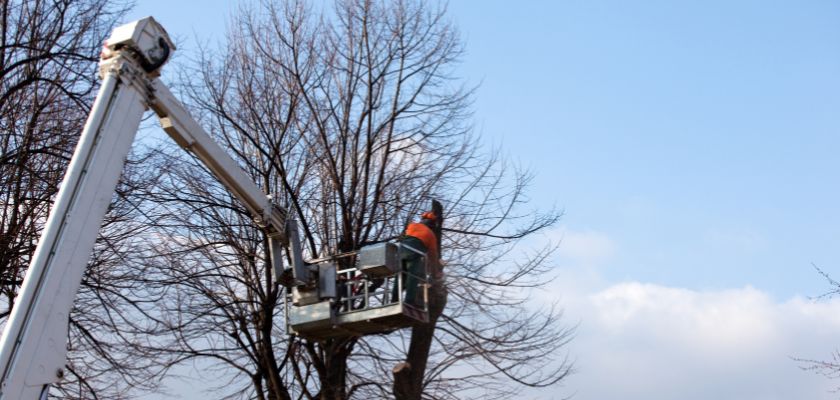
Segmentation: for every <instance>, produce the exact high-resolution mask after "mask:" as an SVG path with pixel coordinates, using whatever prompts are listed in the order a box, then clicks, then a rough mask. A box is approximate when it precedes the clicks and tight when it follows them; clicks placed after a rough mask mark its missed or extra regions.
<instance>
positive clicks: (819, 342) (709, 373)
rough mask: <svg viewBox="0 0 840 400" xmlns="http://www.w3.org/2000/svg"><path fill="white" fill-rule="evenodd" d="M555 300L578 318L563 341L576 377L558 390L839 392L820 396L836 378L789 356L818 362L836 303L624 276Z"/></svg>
mask: <svg viewBox="0 0 840 400" xmlns="http://www.w3.org/2000/svg"><path fill="white" fill-rule="evenodd" d="M564 303H565V306H566V310H567V312H568V315H569V316H570V317H571V319H570V320H569V321H572V319H579V320H580V322H581V326H580V328H579V330H578V334H577V338H576V339H575V341H573V342H572V344H571V347H570V351H571V353H572V355H573V356H574V357H575V358H576V359H577V369H578V373H577V374H576V375H574V376H573V377H572V378H570V379H569V381H568V382H567V385H566V387H565V388H562V389H559V390H557V395H558V396H560V395H568V394H570V393H576V395H575V396H574V398H575V399H577V400H591V399H619V398H620V399H630V400H632V399H640V400H641V399H644V400H658V399H663V400H664V399H681V400H682V399H698V400H699V399H703V400H706V399H716V400H768V399H826V400H827V399H836V398H838V397H840V396H838V395H837V394H836V393H831V392H830V390H831V389H832V388H834V387H835V386H840V381H830V380H827V379H825V378H823V377H821V376H817V375H814V374H812V373H808V372H804V371H802V370H800V369H799V364H797V363H796V362H795V361H793V360H791V358H790V357H792V356H796V357H805V358H821V357H823V356H829V353H830V352H831V351H832V350H834V348H835V346H840V300H832V301H828V302H821V303H814V302H812V301H810V300H807V299H802V298H792V299H790V300H787V301H784V302H777V301H774V300H773V299H772V298H771V297H770V296H769V295H768V294H766V293H764V292H762V291H761V290H758V289H755V288H752V287H745V288H740V289H730V290H721V291H695V290H689V289H683V288H672V287H665V286H660V285H653V284H644V283H638V282H625V283H620V284H616V285H612V286H610V287H607V288H605V289H602V290H596V291H592V292H590V293H589V294H584V295H572V296H571V297H568V296H567V297H565V298H564ZM543 396H545V395H543ZM544 398H552V397H551V396H549V397H544Z"/></svg>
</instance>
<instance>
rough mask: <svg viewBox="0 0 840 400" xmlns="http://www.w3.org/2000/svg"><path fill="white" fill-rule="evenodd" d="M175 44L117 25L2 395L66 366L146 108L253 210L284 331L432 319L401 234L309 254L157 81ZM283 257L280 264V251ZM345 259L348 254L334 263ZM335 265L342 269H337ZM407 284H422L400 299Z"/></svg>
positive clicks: (144, 27)
mask: <svg viewBox="0 0 840 400" xmlns="http://www.w3.org/2000/svg"><path fill="white" fill-rule="evenodd" d="M174 49H175V46H174V44H173V43H172V41H171V40H170V39H169V36H168V35H167V33H166V31H165V30H164V29H163V28H162V27H161V26H160V25H159V24H158V23H157V22H156V21H155V20H154V19H153V18H151V17H147V18H144V19H141V20H138V21H135V22H132V23H129V24H126V25H123V26H120V27H118V28H116V29H115V30H114V31H113V33H112V34H111V37H110V38H109V39H108V40H107V41H106V43H105V46H104V49H103V52H102V57H101V60H100V64H99V74H100V77H101V78H102V83H101V87H100V89H99V92H98V94H97V96H96V100H95V102H94V105H93V107H92V108H91V112H90V115H89V117H88V120H87V122H86V124H85V127H84V130H83V131H82V134H81V136H80V138H79V143H78V145H77V147H76V150H75V152H74V154H73V157H72V159H71V160H70V164H69V166H68V170H67V173H66V174H65V177H64V180H63V181H62V183H61V187H60V189H59V192H58V195H57V197H56V200H55V203H54V204H53V209H52V211H51V213H50V216H49V218H48V219H47V223H46V225H45V227H44V231H43V233H42V235H41V238H40V240H39V242H38V246H37V248H36V250H35V253H34V255H33V257H32V260H31V262H30V265H29V269H28V270H27V273H26V277H25V279H24V281H23V284H22V286H21V289H20V292H19V294H18V296H17V298H16V299H15V306H14V308H13V309H12V312H11V314H10V316H9V319H8V320H7V322H6V325H5V327H4V330H3V334H2V337H0V400H19V399H20V400H35V399H44V398H46V396H47V392H48V390H49V386H50V384H52V383H55V382H58V381H59V380H61V379H62V377H63V376H64V374H65V371H64V368H65V362H66V357H67V337H68V333H69V323H70V312H71V310H72V308H73V300H74V298H75V296H76V292H77V291H78V289H79V286H80V285H81V282H82V278H83V277H84V272H85V268H86V266H87V264H88V261H89V260H90V256H91V253H92V251H93V247H94V243H95V242H96V237H97V234H98V232H99V228H100V225H101V224H102V220H103V218H104V216H105V213H106V212H107V210H108V205H109V204H110V202H111V198H112V196H113V194H114V190H115V188H116V185H117V183H118V180H119V177H120V173H121V171H122V167H123V165H124V163H125V160H126V157H127V156H128V152H129V150H130V148H131V143H132V141H133V140H134V136H135V134H136V132H137V129H138V128H139V126H140V121H141V118H142V116H143V113H144V112H145V111H146V110H147V109H151V110H153V111H154V112H155V114H156V115H157V117H158V118H159V120H160V124H161V126H162V127H163V129H164V130H165V131H166V132H167V133H168V134H169V136H170V137H172V138H173V139H174V140H175V142H177V143H178V144H179V145H180V146H181V147H183V148H184V149H186V150H187V151H190V152H192V153H193V154H194V155H195V156H196V157H197V158H198V159H199V160H200V161H201V162H202V163H203V164H204V165H205V166H206V167H207V168H208V169H209V170H210V171H211V172H212V173H213V174H214V175H215V176H216V178H218V179H219V181H221V182H222V183H223V184H224V186H225V187H226V188H227V189H228V190H230V192H231V193H232V194H234V195H235V196H236V197H237V198H238V199H239V200H240V201H242V203H243V204H244V205H245V206H246V208H247V209H248V211H249V212H250V213H251V214H252V216H253V218H254V220H255V222H256V224H257V225H258V226H260V227H262V228H263V229H265V231H266V234H267V236H268V238H269V246H270V251H271V260H272V263H273V265H272V266H271V268H272V270H273V272H274V276H275V277H276V279H277V281H278V283H282V284H283V285H285V286H286V287H287V289H288V292H287V296H286V298H285V305H286V318H287V325H288V332H289V333H290V334H294V335H300V336H304V337H307V338H309V339H312V340H322V339H326V338H330V337H338V336H347V335H355V336H360V335H365V334H370V333H381V332H387V331H390V330H393V329H399V328H402V327H405V326H409V325H412V324H415V323H423V322H426V321H427V320H428V314H427V312H428V308H427V301H426V297H427V296H426V290H427V289H428V284H427V282H428V270H427V271H426V273H424V274H420V275H416V274H412V273H409V272H407V271H405V269H404V268H403V267H401V261H400V257H401V256H400V254H405V252H409V253H411V252H414V253H416V254H415V255H414V257H418V256H419V257H423V260H424V261H423V263H425V258H424V257H425V254H423V253H422V252H419V251H417V250H414V249H411V248H409V247H407V246H404V245H402V244H401V243H399V242H388V243H378V244H374V245H370V246H366V247H363V248H361V249H360V250H359V251H358V252H357V253H356V252H353V253H348V254H343V255H336V256H332V257H327V258H324V259H321V260H314V261H309V262H305V261H304V260H303V256H302V250H301V245H300V239H299V238H298V235H297V227H296V224H295V221H294V219H293V218H292V216H290V215H289V212H288V211H287V210H285V209H283V208H282V207H279V206H277V205H276V204H274V203H273V202H272V199H271V198H270V197H269V196H267V195H266V194H265V193H263V191H262V190H261V189H260V188H259V187H258V186H257V185H256V184H255V183H254V182H253V180H252V179H251V178H250V177H249V176H248V175H247V174H246V173H245V172H244V171H243V170H242V169H241V168H240V167H239V165H238V164H237V163H236V162H235V161H234V160H233V159H232V158H230V156H229V155H228V154H227V153H226V152H225V151H224V150H223V149H222V148H221V147H220V146H219V145H218V144H216V142H215V141H214V140H213V139H212V138H211V137H210V136H209V135H208V134H207V133H206V132H205V131H204V130H203V129H202V128H201V126H199V124H198V123H197V122H196V121H195V120H194V119H193V118H192V117H191V116H190V115H189V113H188V112H187V110H186V109H185V108H184V106H183V105H182V104H181V103H180V102H179V101H178V100H177V99H176V98H175V97H174V96H173V95H172V93H171V92H170V91H169V89H168V88H167V87H166V85H164V84H163V82H161V81H160V80H159V79H158V77H159V76H160V69H161V67H162V66H163V65H164V64H165V63H166V61H167V60H168V59H169V57H170V55H171V52H172V51H173V50H174ZM283 249H286V251H288V253H289V256H290V257H289V258H290V260H291V266H290V267H288V268H284V267H283V261H282V260H283V257H281V255H280V254H281V251H283ZM342 257H350V258H351V259H350V262H348V261H347V260H346V259H345V260H341V261H339V259H340V258H342ZM339 265H341V268H339ZM406 282H411V285H412V286H413V285H416V287H415V288H414V289H412V291H413V290H415V289H416V288H422V289H423V295H422V296H418V297H419V298H412V299H408V300H410V301H406V299H405V295H404V289H405V288H406V285H407V284H406Z"/></svg>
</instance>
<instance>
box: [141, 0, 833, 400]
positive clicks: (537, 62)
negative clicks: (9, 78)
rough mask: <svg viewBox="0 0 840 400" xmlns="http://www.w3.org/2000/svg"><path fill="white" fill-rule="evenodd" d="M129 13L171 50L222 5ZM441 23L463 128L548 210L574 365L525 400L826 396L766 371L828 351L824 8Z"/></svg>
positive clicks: (829, 96) (702, 5) (800, 5)
mask: <svg viewBox="0 0 840 400" xmlns="http://www.w3.org/2000/svg"><path fill="white" fill-rule="evenodd" d="M138 3H139V4H138V6H137V7H136V9H135V11H134V12H133V13H132V15H131V16H130V18H129V19H133V18H137V17H141V16H144V15H154V16H155V17H156V18H157V19H158V20H159V21H161V22H162V23H163V25H164V26H165V27H166V28H167V30H168V31H169V32H170V33H171V34H173V36H175V37H176V38H178V39H179V40H180V42H181V43H182V44H183V45H182V47H181V49H179V51H180V52H182V53H186V54H188V53H190V52H192V51H195V49H196V46H195V41H194V37H195V36H197V37H200V38H202V40H212V39H221V38H222V34H223V29H222V28H221V27H222V26H224V22H225V20H226V19H227V18H228V16H229V14H230V11H231V10H232V8H233V6H231V5H230V4H229V3H228V2H224V1H220V0H213V1H203V2H188V1H182V2H177V3H175V2H171V1H170V2H164V1H139V2H138ZM199 4H200V5H199ZM514 4H515V5H514ZM449 11H450V16H451V18H452V20H453V22H454V23H455V24H456V25H457V27H458V28H459V30H460V31H461V33H462V35H463V38H464V40H465V43H466V50H467V53H466V55H465V57H464V59H463V63H462V64H461V66H460V67H459V69H458V71H457V73H458V74H459V76H460V77H462V78H463V79H465V80H466V81H467V82H471V83H475V84H480V88H479V90H478V93H477V97H476V104H475V123H476V129H477V130H478V131H479V132H480V133H481V134H482V135H484V136H485V137H486V138H488V141H489V142H492V143H494V144H495V145H497V146H501V147H502V148H503V149H504V152H505V153H506V154H507V155H508V156H510V157H511V159H513V160H516V161H518V162H519V163H521V164H522V165H525V166H529V167H531V168H532V169H533V171H534V172H535V173H536V176H537V177H536V180H535V182H534V186H533V190H532V192H531V198H532V200H533V204H534V205H535V206H538V207H542V208H547V207H551V206H552V205H556V206H558V207H561V208H562V209H564V210H565V216H564V218H563V220H562V222H561V226H558V227H557V228H556V229H555V230H553V231H552V232H549V233H547V235H546V236H547V237H549V238H551V239H555V240H562V241H563V244H562V245H561V251H560V254H559V255H558V258H557V260H556V263H557V264H558V273H559V274H560V277H561V279H559V280H558V281H559V282H558V283H555V284H554V285H556V287H557V289H559V290H560V292H561V293H563V295H562V296H563V297H561V299H562V300H563V304H564V306H565V307H566V309H567V313H568V315H569V317H570V319H571V320H572V321H580V322H581V329H580V331H579V334H578V339H577V340H576V341H575V342H573V344H572V345H571V348H570V351H571V353H570V354H571V355H572V357H574V358H577V359H578V360H579V363H578V366H579V368H578V370H579V372H578V374H577V375H576V376H574V377H573V378H572V379H570V380H569V382H568V383H567V385H566V386H565V387H564V388H558V389H555V391H553V392H550V393H549V394H545V393H543V394H542V396H543V397H544V398H559V397H561V396H565V395H568V394H572V393H576V394H577V395H576V397H575V398H578V399H596V398H614V397H617V396H619V395H621V396H622V397H623V398H630V399H636V398H638V399H643V398H644V399H658V398H662V399H666V398H677V397H679V398H695V397H692V396H696V398H698V399H701V398H717V399H730V398H731V399H759V398H760V399H769V398H780V399H781V398H813V399H821V398H824V399H829V398H834V397H837V396H836V395H833V394H830V393H827V391H826V390H827V389H829V388H830V387H831V386H832V385H835V384H840V382H828V381H826V380H825V379H823V378H820V377H817V376H811V375H808V374H806V373H804V372H802V371H799V370H798V369H797V367H796V364H795V363H793V362H791V361H790V360H789V359H788V357H789V356H803V357H821V356H822V355H828V353H829V352H830V351H831V350H832V349H834V348H835V347H836V346H837V345H838V343H840V340H837V339H840V321H838V320H837V317H834V315H840V303H838V302H836V301H829V302H824V303H813V302H811V301H810V300H808V299H807V297H808V296H815V295H819V294H821V293H823V292H824V291H825V290H826V289H827V286H826V284H825V282H824V281H823V280H821V278H820V277H819V276H818V275H817V274H816V273H815V272H814V271H813V269H812V267H811V263H815V264H817V265H819V266H820V267H821V268H823V269H825V270H827V271H829V272H832V271H833V272H834V273H835V275H836V276H840V246H837V245H836V243H837V240H838V238H840V215H838V207H837V205H838V204H840V189H838V185H837V178H836V177H837V175H838V172H840V157H837V152H838V149H840V112H838V111H840V24H838V23H837V21H838V20H840V3H839V2H832V1H818V0H814V1H799V2H796V1H744V0H739V1H664V0H662V1H656V0H651V1H597V0H594V1H593V0H589V1H530V2H516V3H513V2H510V1H482V2H468V1H452V2H451V3H450V6H449ZM185 15H189V16H190V17H189V18H185V17H184V16H185ZM725 328H726V329H725ZM663 332H664V333H663ZM661 334H665V336H663V337H664V338H669V339H667V340H664V339H663V340H656V341H654V340H653V339H652V338H654V337H659V336H657V335H661ZM660 339H661V338H660ZM607 349H612V350H611V351H607ZM622 355H625V356H626V357H625V358H622ZM712 355H714V358H711V357H712ZM673 357H677V358H676V359H674V358H673ZM729 357H732V360H729ZM715 360H717V362H715ZM622 363H624V364H622ZM721 363H723V364H727V365H728V366H729V367H730V368H735V370H732V371H729V370H727V368H723V369H720V368H716V366H719V365H720V364H721ZM675 364H684V365H688V366H689V368H686V369H685V372H684V373H680V372H675V370H674V368H673V365H675ZM643 367H644V368H643ZM645 368H648V369H645ZM628 370H633V371H636V372H637V373H639V371H642V370H644V371H646V372H649V373H647V374H642V375H639V376H634V375H633V374H627V371H628ZM679 370H680V369H677V371H679ZM721 371H723V372H721ZM666 373H667V374H666ZM610 374H615V375H610ZM657 374H660V375H661V374H666V375H668V374H672V375H674V376H672V377H670V378H668V381H669V382H671V384H670V385H669V384H667V383H662V382H657V381H658V379H655V376H656V375H657ZM628 376H631V377H633V379H629V378H628ZM668 376H670V375H668ZM645 377H647V380H645ZM692 377H693V378H692ZM599 382H600V384H599ZM604 382H607V383H609V382H612V383H611V384H608V385H604V384H603V383H604ZM611 390H612V391H611ZM686 391H688V392H691V393H692V394H691V395H688V394H687V393H686ZM534 396H537V395H534Z"/></svg>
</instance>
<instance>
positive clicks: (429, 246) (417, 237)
mask: <svg viewBox="0 0 840 400" xmlns="http://www.w3.org/2000/svg"><path fill="white" fill-rule="evenodd" d="M436 224H437V217H436V216H435V214H434V213H433V212H431V211H428V212H425V213H423V214H422V216H421V219H420V222H413V223H411V224H408V227H406V229H405V236H404V237H403V239H402V240H401V241H400V244H402V245H403V247H401V249H400V259H401V260H402V268H403V272H404V274H403V282H404V287H405V302H406V303H408V304H412V305H417V306H422V303H421V302H420V301H418V299H417V298H416V296H417V288H418V283H419V280H418V278H420V279H423V280H424V281H425V280H426V265H425V262H426V260H431V261H436V260H437V259H438V248H437V236H436V235H435V230H434V228H435V226H436ZM407 247H408V248H407ZM412 249H414V250H418V251H420V252H422V253H425V254H426V259H425V260H424V259H423V256H422V255H421V254H418V253H417V252H416V251H413V250H412ZM393 297H394V298H395V300H396V297H397V292H396V287H395V288H394V293H393Z"/></svg>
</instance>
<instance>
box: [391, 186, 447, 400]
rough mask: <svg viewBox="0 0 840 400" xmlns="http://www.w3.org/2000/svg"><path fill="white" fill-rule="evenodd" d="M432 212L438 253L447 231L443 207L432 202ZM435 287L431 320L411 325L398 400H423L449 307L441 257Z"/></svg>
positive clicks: (398, 376) (397, 371) (434, 263)
mask: <svg viewBox="0 0 840 400" xmlns="http://www.w3.org/2000/svg"><path fill="white" fill-rule="evenodd" d="M432 211H433V212H434V213H435V216H437V224H436V226H435V229H434V231H435V235H436V236H437V240H438V254H441V253H442V249H441V247H440V243H441V233H442V230H443V207H442V206H441V204H440V203H439V202H437V201H432ZM429 264H430V268H431V269H432V271H431V275H432V279H431V287H430V288H429V322H428V323H426V324H422V325H417V326H414V327H413V328H411V343H410V344H409V348H408V355H407V356H406V360H405V362H402V363H400V364H397V366H396V367H394V370H393V373H394V398H396V399H397V400H420V396H421V395H422V394H423V377H424V375H425V373H426V364H427V363H428V360H429V351H430V350H431V348H432V340H433V338H434V334H435V327H436V326H437V320H438V318H440V316H441V314H443V309H444V308H446V296H447V290H446V285H445V282H444V280H443V265H442V264H441V262H440V260H431V262H430V263H429Z"/></svg>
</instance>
